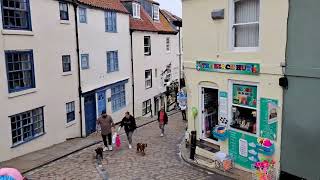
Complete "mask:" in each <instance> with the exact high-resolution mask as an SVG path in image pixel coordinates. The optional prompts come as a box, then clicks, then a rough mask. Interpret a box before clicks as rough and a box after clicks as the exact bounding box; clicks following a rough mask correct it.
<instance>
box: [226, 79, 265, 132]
mask: <svg viewBox="0 0 320 180" xmlns="http://www.w3.org/2000/svg"><path fill="white" fill-rule="evenodd" d="M228 84H229V85H228V86H229V91H228V94H230V96H231V97H233V85H235V84H237V85H244V86H255V87H256V88H257V94H256V96H257V97H256V98H257V104H256V107H255V108H254V107H249V106H242V105H236V107H240V108H247V109H250V110H255V111H256V133H255V134H254V133H250V132H247V131H244V130H241V129H237V128H234V127H231V125H230V123H231V122H232V121H233V117H232V106H234V103H233V98H228V111H229V113H228V118H229V119H230V120H231V121H230V122H229V124H228V126H229V128H230V129H232V130H234V131H237V132H241V133H244V134H248V135H251V136H257V137H258V136H259V135H260V130H259V129H260V92H259V90H260V85H259V83H257V82H247V81H238V80H229V82H228Z"/></svg>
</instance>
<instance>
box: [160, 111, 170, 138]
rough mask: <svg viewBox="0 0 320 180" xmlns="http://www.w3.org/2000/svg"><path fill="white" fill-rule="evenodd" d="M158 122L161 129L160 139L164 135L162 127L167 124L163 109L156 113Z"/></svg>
mask: <svg viewBox="0 0 320 180" xmlns="http://www.w3.org/2000/svg"><path fill="white" fill-rule="evenodd" d="M158 122H159V128H160V129H161V134H160V136H161V137H162V136H163V134H164V126H165V125H166V124H168V115H167V113H166V112H165V110H164V108H163V107H161V110H160V111H159V112H158Z"/></svg>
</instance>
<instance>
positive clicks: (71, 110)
mask: <svg viewBox="0 0 320 180" xmlns="http://www.w3.org/2000/svg"><path fill="white" fill-rule="evenodd" d="M75 109H76V106H75V101H71V102H68V103H66V122H67V124H69V123H72V122H74V121H75V120H76V113H75V112H76V111H75ZM70 114H71V115H72V116H71V119H69V117H70V116H69V115H70Z"/></svg>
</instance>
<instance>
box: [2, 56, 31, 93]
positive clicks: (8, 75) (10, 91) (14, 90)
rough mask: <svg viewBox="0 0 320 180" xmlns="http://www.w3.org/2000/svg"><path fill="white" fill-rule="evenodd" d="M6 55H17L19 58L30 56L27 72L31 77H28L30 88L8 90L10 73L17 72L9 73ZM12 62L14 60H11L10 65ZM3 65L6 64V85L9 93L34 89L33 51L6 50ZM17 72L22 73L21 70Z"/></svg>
mask: <svg viewBox="0 0 320 180" xmlns="http://www.w3.org/2000/svg"><path fill="white" fill-rule="evenodd" d="M8 54H10V55H12V56H14V55H17V54H18V55H20V56H21V54H28V55H29V56H30V70H28V71H30V72H31V76H32V77H30V81H31V85H30V86H28V87H22V88H14V89H11V88H10V85H9V84H10V83H9V81H11V80H10V73H15V72H17V70H12V71H15V72H11V71H9V62H8V59H7V55H8ZM13 61H15V60H13V59H12V62H11V63H12V64H13V63H14V62H13ZM20 62H21V61H20ZM5 63H6V74H7V84H8V92H9V93H15V92H20V91H24V90H27V89H33V88H35V87H36V81H35V70H34V58H33V50H22V51H20V50H19V51H16V50H6V51H5ZM13 66H14V65H13ZM20 66H22V65H21V64H20ZM19 71H22V72H24V71H23V70H19ZM25 71H26V70H25Z"/></svg>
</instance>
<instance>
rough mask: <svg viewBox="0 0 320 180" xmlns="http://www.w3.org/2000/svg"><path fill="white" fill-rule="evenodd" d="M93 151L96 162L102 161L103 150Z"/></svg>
mask: <svg viewBox="0 0 320 180" xmlns="http://www.w3.org/2000/svg"><path fill="white" fill-rule="evenodd" d="M95 151H96V159H97V160H98V161H101V160H102V159H103V148H102V147H98V148H97V149H95Z"/></svg>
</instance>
